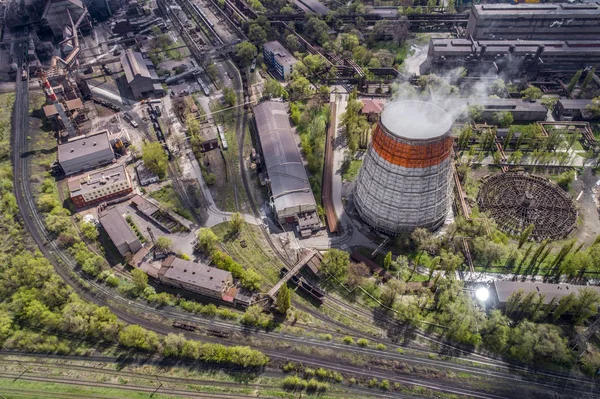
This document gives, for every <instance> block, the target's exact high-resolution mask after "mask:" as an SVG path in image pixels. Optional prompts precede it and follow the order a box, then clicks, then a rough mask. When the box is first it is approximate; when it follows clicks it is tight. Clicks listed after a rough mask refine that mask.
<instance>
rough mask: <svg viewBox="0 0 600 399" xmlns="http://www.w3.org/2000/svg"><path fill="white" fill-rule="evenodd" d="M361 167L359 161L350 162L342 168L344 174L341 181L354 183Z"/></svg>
mask: <svg viewBox="0 0 600 399" xmlns="http://www.w3.org/2000/svg"><path fill="white" fill-rule="evenodd" d="M361 165H362V161H361V160H352V161H350V163H349V164H348V166H347V167H345V168H344V172H343V173H342V179H343V180H346V181H354V179H356V177H357V176H358V171H359V170H360V167H361Z"/></svg>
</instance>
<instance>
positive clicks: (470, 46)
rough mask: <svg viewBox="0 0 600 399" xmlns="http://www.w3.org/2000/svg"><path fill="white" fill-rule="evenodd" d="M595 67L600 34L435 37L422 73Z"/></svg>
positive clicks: (566, 71) (599, 57)
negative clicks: (530, 37)
mask: <svg viewBox="0 0 600 399" xmlns="http://www.w3.org/2000/svg"><path fill="white" fill-rule="evenodd" d="M594 66H596V67H600V37H599V38H597V39H596V40H589V41H583V40H552V41H550V40H545V41H540V40H520V39H515V40H471V39H445V38H433V39H431V40H430V42H429V50H428V53H427V59H426V60H425V61H424V62H423V63H422V64H421V66H420V72H421V74H422V75H424V74H428V73H444V72H446V71H449V70H452V69H455V68H459V67H464V68H466V69H467V72H468V74H469V75H481V76H483V75H489V74H490V73H503V74H504V75H506V76H533V77H535V76H537V75H538V74H544V73H563V74H569V75H571V74H573V73H574V72H575V71H577V70H579V69H585V68H588V67H594Z"/></svg>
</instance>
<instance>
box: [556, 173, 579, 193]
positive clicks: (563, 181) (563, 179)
mask: <svg viewBox="0 0 600 399" xmlns="http://www.w3.org/2000/svg"><path fill="white" fill-rule="evenodd" d="M574 177H575V176H574V174H573V172H572V171H570V170H567V171H566V172H563V173H561V174H560V175H558V177H557V178H556V184H558V185H559V186H560V187H562V188H563V189H565V190H568V189H569V186H570V185H571V183H573V179H574Z"/></svg>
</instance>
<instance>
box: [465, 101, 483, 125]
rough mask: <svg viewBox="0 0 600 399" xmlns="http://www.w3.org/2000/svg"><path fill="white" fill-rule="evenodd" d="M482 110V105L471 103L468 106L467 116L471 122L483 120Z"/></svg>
mask: <svg viewBox="0 0 600 399" xmlns="http://www.w3.org/2000/svg"><path fill="white" fill-rule="evenodd" d="M483 111H485V107H484V106H483V105H480V104H477V105H471V106H469V108H468V113H469V118H470V119H471V120H472V121H473V122H475V123H479V122H481V121H482V120H483Z"/></svg>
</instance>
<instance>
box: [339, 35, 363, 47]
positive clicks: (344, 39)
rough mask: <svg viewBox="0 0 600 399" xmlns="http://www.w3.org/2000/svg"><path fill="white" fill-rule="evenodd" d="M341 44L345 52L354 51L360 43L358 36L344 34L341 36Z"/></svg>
mask: <svg viewBox="0 0 600 399" xmlns="http://www.w3.org/2000/svg"><path fill="white" fill-rule="evenodd" d="M340 44H341V46H342V49H343V50H344V51H352V49H353V48H354V47H356V46H358V45H359V44H360V43H359V41H358V36H356V35H353V34H351V33H342V34H341V35H340Z"/></svg>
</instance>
